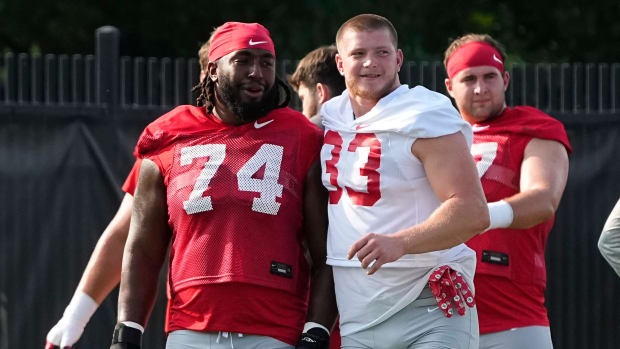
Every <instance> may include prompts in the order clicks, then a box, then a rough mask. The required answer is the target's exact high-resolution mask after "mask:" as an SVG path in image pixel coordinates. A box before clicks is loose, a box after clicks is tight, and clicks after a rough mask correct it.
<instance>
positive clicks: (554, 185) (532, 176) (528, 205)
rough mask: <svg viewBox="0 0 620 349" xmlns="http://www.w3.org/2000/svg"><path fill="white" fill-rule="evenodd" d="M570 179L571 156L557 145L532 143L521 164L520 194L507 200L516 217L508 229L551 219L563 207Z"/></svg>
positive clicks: (527, 148) (523, 227)
mask: <svg viewBox="0 0 620 349" xmlns="http://www.w3.org/2000/svg"><path fill="white" fill-rule="evenodd" d="M567 177H568V154H567V152H566V149H565V148H564V146H563V145H562V144H561V143H559V142H556V141H551V140H543V139H537V138H534V139H532V140H531V141H530V142H529V144H528V145H527V146H526V147H525V152H524V155H523V163H522V164H521V182H520V185H519V186H520V192H519V193H517V194H515V195H513V196H511V197H508V198H505V199H504V200H505V201H506V202H508V203H509V204H510V206H511V207H512V210H513V213H514V219H513V221H512V224H511V225H510V227H509V228H511V229H527V228H530V227H533V226H535V225H537V224H540V223H542V222H544V221H546V220H548V219H550V218H551V217H553V215H554V213H555V211H556V210H557V208H558V205H559V204H560V199H561V198H562V193H564V188H565V187H566V179H567Z"/></svg>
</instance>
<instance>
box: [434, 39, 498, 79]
mask: <svg viewBox="0 0 620 349" xmlns="http://www.w3.org/2000/svg"><path fill="white" fill-rule="evenodd" d="M483 65H489V66H492V67H495V68H497V69H499V71H500V72H502V73H503V72H504V60H503V59H502V55H501V54H500V53H499V51H497V50H496V49H495V47H493V46H491V45H489V44H487V43H486V42H480V41H471V42H468V43H466V44H464V45H462V46H460V47H459V48H458V49H456V51H454V52H452V54H451V55H450V58H448V64H446V66H447V70H448V77H449V78H450V79H452V78H453V77H454V76H455V75H456V74H458V72H460V71H461V70H463V69H465V68H471V67H479V66H483Z"/></svg>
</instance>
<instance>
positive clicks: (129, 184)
mask: <svg viewBox="0 0 620 349" xmlns="http://www.w3.org/2000/svg"><path fill="white" fill-rule="evenodd" d="M140 166H142V159H139V158H138V159H136V162H134V164H133V167H132V168H131V172H129V175H128V176H127V179H125V184H123V187H122V188H123V191H124V192H125V193H127V194H129V195H131V196H133V193H134V192H135V191H136V186H137V185H138V177H139V176H140Z"/></svg>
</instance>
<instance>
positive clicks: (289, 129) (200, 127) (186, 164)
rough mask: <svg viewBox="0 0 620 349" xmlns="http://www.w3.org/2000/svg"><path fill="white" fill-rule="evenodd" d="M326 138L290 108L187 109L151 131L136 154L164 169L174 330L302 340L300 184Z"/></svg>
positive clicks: (305, 272) (305, 274)
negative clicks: (222, 114) (237, 119)
mask: <svg viewBox="0 0 620 349" xmlns="http://www.w3.org/2000/svg"><path fill="white" fill-rule="evenodd" d="M321 144H322V137H321V133H320V131H319V130H318V129H317V128H316V127H315V126H314V125H312V124H311V123H310V122H309V121H308V120H307V119H306V118H305V117H304V116H303V115H302V114H301V113H299V112H296V111H293V110H291V109H289V108H281V109H276V110H274V111H271V112H270V113H269V114H267V115H266V116H264V117H262V118H260V119H258V120H257V121H256V122H253V123H249V124H244V125H240V126H232V125H227V124H224V123H222V122H221V121H220V120H219V119H218V118H217V117H215V116H213V115H211V114H206V113H205V110H204V108H197V107H192V106H181V107H178V108H176V109H174V110H173V111H171V112H169V113H168V114H166V115H164V116H162V117H160V118H159V119H157V120H156V121H155V122H153V123H152V124H150V125H149V126H148V127H147V128H146V129H145V131H144V132H143V133H142V135H141V136H140V139H139V141H138V145H137V146H136V153H137V155H138V156H139V157H143V158H148V159H150V160H152V161H154V162H155V163H156V164H157V165H158V167H159V170H160V172H161V173H162V175H163V178H164V183H165V185H166V187H167V203H168V223H169V225H170V227H171V230H172V247H171V250H170V265H169V275H168V282H169V283H168V293H169V294H168V297H169V304H168V316H167V323H166V327H167V331H168V332H170V331H174V330H178V329H190V330H197V331H229V332H240V333H246V334H258V335H266V336H270V337H274V338H276V339H279V340H282V341H284V342H287V343H290V344H294V343H295V342H296V341H297V339H298V337H299V334H300V333H301V329H302V327H303V323H304V321H305V314H306V309H307V295H308V289H309V287H308V286H309V266H308V263H307V261H306V259H305V256H304V249H303V246H302V219H303V196H304V195H303V189H304V182H305V178H306V174H307V172H308V170H309V168H310V166H311V165H312V163H314V161H316V160H318V155H319V149H320V147H321Z"/></svg>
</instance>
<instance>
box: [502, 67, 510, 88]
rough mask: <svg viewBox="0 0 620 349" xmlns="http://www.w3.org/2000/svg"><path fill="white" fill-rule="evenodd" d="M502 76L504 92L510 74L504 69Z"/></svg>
mask: <svg viewBox="0 0 620 349" xmlns="http://www.w3.org/2000/svg"><path fill="white" fill-rule="evenodd" d="M502 76H503V78H504V92H506V90H507V89H508V83H509V82H510V75H509V74H508V72H507V71H505V72H504V74H502Z"/></svg>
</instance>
